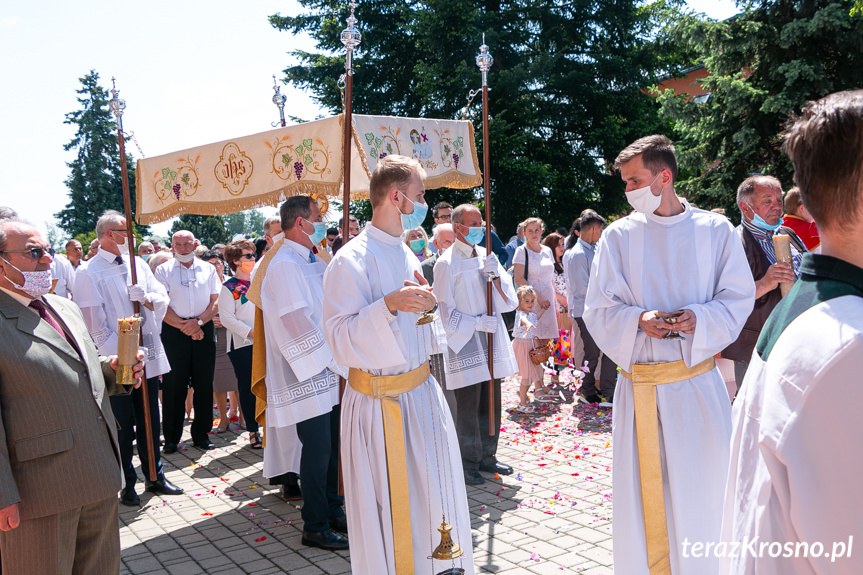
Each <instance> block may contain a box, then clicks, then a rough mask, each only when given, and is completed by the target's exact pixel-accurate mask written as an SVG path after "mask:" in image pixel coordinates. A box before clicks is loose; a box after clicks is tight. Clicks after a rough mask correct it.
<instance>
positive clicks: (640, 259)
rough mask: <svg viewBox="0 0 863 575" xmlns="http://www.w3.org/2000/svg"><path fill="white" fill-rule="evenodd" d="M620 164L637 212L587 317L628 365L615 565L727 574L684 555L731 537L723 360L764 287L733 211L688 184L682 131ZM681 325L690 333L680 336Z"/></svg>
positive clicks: (627, 154)
mask: <svg viewBox="0 0 863 575" xmlns="http://www.w3.org/2000/svg"><path fill="white" fill-rule="evenodd" d="M615 167H616V168H617V169H619V170H620V173H621V177H622V178H623V180H624V182H626V196H627V200H628V201H629V203H630V204H631V205H632V206H633V208H635V210H636V213H633V214H631V215H629V216H627V217H625V218H621V219H619V220H617V221H615V222H614V223H613V224H611V225H610V226H609V227H608V228H607V229H606V231H605V232H604V233H603V234H602V236H601V238H600V240H599V242H598V244H597V248H596V256H595V259H594V262H593V268H592V270H591V275H590V283H589V286H588V289H587V295H586V301H585V311H584V315H583V318H584V322H585V324H586V325H587V328H588V329H589V331H590V333H591V335H592V336H593V337H594V340H595V341H596V343H597V345H598V346H599V348H600V349H601V350H602V351H603V353H605V354H606V355H608V356H609V357H610V358H611V359H612V360H614V362H615V363H616V364H617V365H619V366H620V368H621V370H622V373H621V375H620V376H619V378H618V383H617V389H616V391H615V394H614V413H613V420H612V432H613V444H614V453H613V457H614V473H613V492H614V520H613V526H612V532H613V534H614V549H615V551H616V553H615V556H614V567H615V571H617V572H619V573H626V574H627V575H647V574H648V573H650V574H651V575H655V574H658V573H663V574H666V573H673V574H674V575H715V574H717V573H718V571H719V562H718V560H717V559H716V558H710V559H704V558H696V557H693V556H692V555H690V556H688V557H687V556H685V555H684V554H683V553H682V552H681V551H682V544H683V542H684V541H685V540H689V541H690V542H691V541H715V540H717V537H718V535H719V526H720V521H721V517H722V494H723V489H724V485H725V474H726V469H727V465H728V453H729V452H728V445H729V440H730V436H731V404H730V401H729V397H728V392H727V390H726V388H725V384H724V382H723V379H722V376H721V375H720V374H719V370H718V369H716V367H715V364H714V361H713V356H714V355H715V354H716V353H717V352H719V351H720V350H722V349H723V348H724V347H725V346H726V345H728V344H729V343H730V342H732V341H734V339H735V338H736V337H737V334H738V333H739V332H740V330H741V328H742V326H743V323H744V322H745V321H746V318H747V317H748V316H749V313H750V311H752V306H753V302H754V299H755V284H754V282H753V280H752V274H751V273H750V272H749V266H748V265H747V263H746V258H745V256H744V253H743V248H742V247H741V245H740V240H739V238H738V237H737V236H736V234H734V228H733V227H732V226H731V224H730V223H729V222H728V220H727V219H725V218H723V217H721V216H718V215H716V214H712V213H710V212H705V211H702V210H698V209H695V208H692V207H691V206H689V204H687V203H686V201H685V200H682V199H681V198H678V197H677V195H676V194H675V193H674V180H675V178H676V176H677V161H676V158H675V154H674V146H673V145H672V144H671V142H670V140H668V138H666V137H665V136H649V137H646V138H642V139H640V140H638V141H636V142H634V143H633V144H631V145H630V146H628V147H627V148H626V149H624V150H623V151H622V152H621V153H620V155H619V156H618V158H617V160H616V162H615ZM674 312H679V313H674ZM675 316H677V317H675ZM666 318H667V320H666ZM670 322H675V323H670ZM673 330H676V331H678V332H679V333H680V334H682V336H683V339H668V338H667V337H666V336H668V335H670V332H672V331H673ZM671 335H673V334H671ZM652 362H656V363H655V364H651V363H652ZM634 382H635V383H634ZM636 426H638V431H637V430H636ZM642 494H644V500H643V499H642ZM663 500H664V504H663ZM643 502H644V504H645V505H644V507H643V506H642V503H643ZM648 565H650V566H651V567H650V568H649V567H648Z"/></svg>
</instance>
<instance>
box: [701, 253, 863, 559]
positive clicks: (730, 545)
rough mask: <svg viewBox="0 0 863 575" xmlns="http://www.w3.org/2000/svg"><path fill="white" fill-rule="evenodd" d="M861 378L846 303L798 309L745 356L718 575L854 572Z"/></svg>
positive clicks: (862, 424)
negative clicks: (765, 348) (770, 342)
mask: <svg viewBox="0 0 863 575" xmlns="http://www.w3.org/2000/svg"><path fill="white" fill-rule="evenodd" d="M804 261H805V260H804ZM857 282H858V285H859V279H858V280H857ZM861 373H863V299H861V298H860V297H856V296H843V297H837V298H835V299H830V300H828V301H826V302H822V303H819V304H818V305H816V306H815V307H812V308H810V309H808V310H806V311H804V312H803V313H802V314H801V315H800V316H799V317H798V318H796V319H795V320H794V321H793V322H791V324H789V325H788V327H786V328H785V329H784V331H782V334H781V335H780V336H779V338H778V339H777V340H776V344H775V345H774V346H773V349H772V350H771V351H770V354H769V356H768V359H767V361H766V362H765V361H763V360H762V359H761V358H760V357H759V355H758V351H757V350H756V351H755V352H753V354H752V360H751V362H750V364H749V369H748V370H747V371H746V379H745V380H744V384H743V386H741V388H740V393H739V394H738V396H737V400H736V401H735V402H734V409H733V420H734V434H733V436H732V441H731V465H730V466H729V470H728V484H727V487H726V492H725V514H724V517H723V520H722V542H723V543H724V545H723V547H722V550H721V551H719V550H718V549H717V551H716V552H717V553H718V554H720V555H721V556H722V559H721V562H722V572H723V573H734V574H735V575H755V574H758V575H816V574H817V575H857V574H859V573H861V572H863V561H861V558H860V553H861V551H860V546H861V545H863V515H861V513H860V511H861V509H863V492H861V490H860V484H859V481H860V477H861V476H863V457H861V455H860V448H859V447H857V445H858V444H857V441H859V439H860V437H861V435H863V418H861V417H860V405H861V403H863V387H861V386H860V374H861ZM753 540H755V542H754V543H751V542H752V541H753ZM762 544H763V545H764V546H765V548H764V550H763V551H760V549H761V546H762ZM798 544H805V547H804V546H800V547H798ZM816 544H818V545H821V548H820V549H819V548H818V547H817V545H816ZM834 554H835V556H834Z"/></svg>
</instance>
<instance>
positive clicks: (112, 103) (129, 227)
mask: <svg viewBox="0 0 863 575" xmlns="http://www.w3.org/2000/svg"><path fill="white" fill-rule="evenodd" d="M111 84H112V89H111V96H112V98H111V99H110V100H109V101H108V107H109V108H111V111H112V112H113V113H114V117H115V118H116V119H117V143H118V144H119V146H120V177H121V179H122V185H123V207H124V209H125V215H126V242H127V243H128V245H129V273H130V274H131V279H132V285H137V283H138V270H137V269H136V263H135V235H134V234H135V229H134V226H133V224H132V199H131V197H130V195H129V175H128V170H127V168H126V141H125V139H124V137H123V110H125V109H126V101H125V100H121V99H120V98H119V94H120V90H118V89H117V84H116V82H115V80H114V78H111ZM132 309H133V310H134V312H135V315H136V316H140V315H141V304H140V303H139V302H136V301H133V302H132ZM138 337H139V340H138V344H139V345H143V341H144V340H143V334H142V333H139V336H138ZM146 371H147V368H146V366H144V373H143V374H142V376H141V397H142V398H143V401H144V430H145V431H146V433H147V453H148V454H149V457H147V461H148V463H149V465H148V468H149V469H148V470H147V471H148V476H149V479H150V481H156V479H157V478H156V458H155V457H154V456H153V454H154V453H155V451H154V447H155V446H154V445H153V424H152V422H151V421H150V395H149V393H147V374H146Z"/></svg>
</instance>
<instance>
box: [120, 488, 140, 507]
mask: <svg viewBox="0 0 863 575" xmlns="http://www.w3.org/2000/svg"><path fill="white" fill-rule="evenodd" d="M120 503H122V504H123V505H128V506H129V507H140V506H141V498H140V497H138V494H137V493H135V488H134V487H124V488H123V490H122V491H121V492H120Z"/></svg>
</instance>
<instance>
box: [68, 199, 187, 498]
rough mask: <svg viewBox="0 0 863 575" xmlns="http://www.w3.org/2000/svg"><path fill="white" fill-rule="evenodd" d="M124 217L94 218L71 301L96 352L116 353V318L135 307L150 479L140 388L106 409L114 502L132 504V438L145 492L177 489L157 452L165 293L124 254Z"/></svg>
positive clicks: (169, 492) (145, 270)
mask: <svg viewBox="0 0 863 575" xmlns="http://www.w3.org/2000/svg"><path fill="white" fill-rule="evenodd" d="M126 232H127V229H126V218H124V217H123V215H122V214H120V213H119V212H116V211H114V210H108V211H106V212H105V213H103V214H102V215H101V216H100V217H99V221H97V222H96V235H97V237H98V238H99V242H100V245H101V248H100V249H99V252H98V253H97V254H96V255H95V256H94V257H93V258H92V259H91V260H90V262H89V263H88V264H87V265H86V266H84V267H82V268H79V270H78V272H77V276H76V278H75V279H76V284H75V285H76V286H77V287H76V292H77V294H78V295H77V296H76V298H75V299H76V302H75V303H77V304H78V306H79V307H80V308H81V313H82V315H83V316H84V322H85V323H86V324H87V329H88V330H89V331H90V336H91V337H92V338H93V341H95V342H96V346H97V347H98V348H99V353H100V354H102V355H116V353H117V320H118V319H121V318H125V317H130V316H131V315H133V313H134V308H133V307H132V302H133V301H137V302H139V303H140V307H141V317H142V318H143V324H142V326H141V333H142V339H143V343H144V347H146V348H147V358H146V361H147V368H146V375H147V397H148V398H149V404H150V426H151V438H152V445H153V451H154V454H153V460H154V463H155V468H156V479H155V480H154V481H151V480H150V478H149V475H148V474H149V471H148V469H149V467H148V466H149V459H150V454H149V451H148V450H147V432H146V426H145V425H144V421H145V418H144V395H143V389H140V388H139V389H136V390H134V391H133V392H132V394H131V395H114V396H111V410H112V411H113V412H114V418H115V419H116V420H117V424H118V425H119V427H120V428H119V430H118V432H117V441H118V442H119V444H120V459H121V463H122V464H123V475H124V477H125V485H124V487H123V491H122V492H121V493H120V503H123V504H124V505H131V506H138V505H140V504H141V500H140V498H139V497H138V494H137V493H136V492H135V483H136V482H137V481H138V475H137V473H136V472H135V465H134V464H133V463H132V442H133V441H135V440H137V443H138V457H139V459H140V460H141V470H142V471H143V473H144V476H145V477H147V479H146V481H145V483H144V485H145V488H146V489H147V491H151V492H154V493H159V494H162V495H179V494H181V493H183V490H182V489H180V488H179V487H177V486H175V485H173V484H171V483H170V482H169V481H168V480H167V479H166V478H165V474H164V473H163V472H162V458H161V456H160V454H159V434H160V433H159V376H160V375H162V374H164V373H166V372H168V371H170V370H171V366H170V364H169V363H168V357H167V356H166V355H165V349H164V348H163V347H162V341H161V338H160V337H159V333H160V331H161V329H162V319H163V318H164V316H165V310H166V309H167V308H168V294H167V292H166V291H165V288H164V286H163V285H162V284H160V283H159V282H158V281H156V278H155V277H153V273H152V272H151V271H150V266H148V265H146V264H145V263H144V262H143V261H141V260H140V259H139V258H129V249H128V244H127V233H126ZM130 262H134V265H135V270H136V274H137V280H138V283H137V284H135V285H131V276H130V274H129V265H130Z"/></svg>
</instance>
